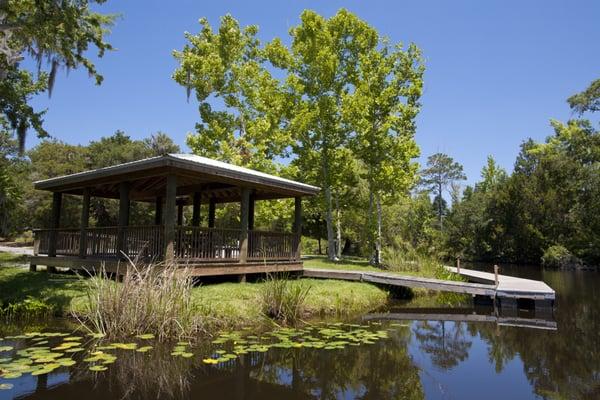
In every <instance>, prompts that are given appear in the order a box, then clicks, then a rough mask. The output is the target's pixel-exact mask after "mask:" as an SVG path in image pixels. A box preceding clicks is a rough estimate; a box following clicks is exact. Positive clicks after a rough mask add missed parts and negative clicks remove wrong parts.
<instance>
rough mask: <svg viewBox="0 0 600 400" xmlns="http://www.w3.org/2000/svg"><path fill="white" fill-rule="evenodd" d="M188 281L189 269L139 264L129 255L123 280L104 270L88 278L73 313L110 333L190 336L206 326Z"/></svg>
mask: <svg viewBox="0 0 600 400" xmlns="http://www.w3.org/2000/svg"><path fill="white" fill-rule="evenodd" d="M192 287H193V282H192V279H191V278H190V277H189V276H188V273H187V270H185V269H183V268H181V267H179V266H177V265H168V266H164V265H148V266H144V267H138V266H136V265H135V263H133V262H131V261H130V262H129V268H127V273H126V274H125V276H124V278H123V282H122V283H121V284H119V283H116V282H114V281H112V280H110V279H109V277H108V275H107V274H106V273H105V272H103V273H101V274H100V276H96V277H94V278H92V279H90V280H89V281H88V287H87V297H88V301H87V302H86V304H85V305H84V306H83V307H82V310H81V311H80V312H78V313H76V315H75V316H76V317H77V318H78V319H79V321H80V322H81V323H82V324H83V325H84V326H85V327H86V328H88V329H89V330H92V331H94V332H98V333H102V334H104V335H106V336H109V337H124V336H131V335H139V334H146V333H152V334H154V335H155V336H157V337H158V338H159V339H172V338H181V337H191V336H193V335H195V334H197V333H199V332H201V331H202V332H203V331H204V330H203V324H202V322H203V321H202V320H203V319H202V317H201V316H199V315H198V314H196V310H195V307H194V304H193V299H192V294H191V291H192Z"/></svg>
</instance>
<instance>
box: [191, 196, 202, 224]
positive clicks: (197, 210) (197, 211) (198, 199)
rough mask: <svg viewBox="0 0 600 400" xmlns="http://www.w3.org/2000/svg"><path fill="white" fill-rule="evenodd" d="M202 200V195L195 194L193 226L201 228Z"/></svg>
mask: <svg viewBox="0 0 600 400" xmlns="http://www.w3.org/2000/svg"><path fill="white" fill-rule="evenodd" d="M201 199H202V193H200V192H194V198H193V200H192V203H193V206H192V226H200V205H201V201H202V200H201Z"/></svg>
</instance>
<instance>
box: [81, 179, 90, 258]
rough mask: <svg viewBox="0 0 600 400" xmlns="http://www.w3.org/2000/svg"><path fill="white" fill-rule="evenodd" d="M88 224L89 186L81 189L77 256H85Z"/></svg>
mask: <svg viewBox="0 0 600 400" xmlns="http://www.w3.org/2000/svg"><path fill="white" fill-rule="evenodd" d="M89 224H90V188H85V189H83V198H82V201H81V222H80V223H79V257H80V258H85V257H86V255H87V234H86V229H87V228H88V226H89Z"/></svg>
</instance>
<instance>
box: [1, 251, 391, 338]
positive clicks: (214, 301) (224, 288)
mask: <svg viewBox="0 0 600 400" xmlns="http://www.w3.org/2000/svg"><path fill="white" fill-rule="evenodd" d="M0 259H1V260H2V264H0V309H2V310H4V315H3V317H4V318H7V317H8V318H10V317H14V318H22V317H32V318H34V317H43V316H72V315H73V314H81V313H83V311H84V310H85V308H86V302H88V295H87V293H88V290H89V285H88V282H89V281H88V280H87V279H82V278H80V277H78V276H76V275H70V274H49V273H46V272H45V271H39V272H35V273H33V272H29V271H28V270H26V269H24V268H18V267H15V266H14V264H16V263H18V262H19V261H21V260H22V258H21V257H20V256H13V257H11V256H10V255H7V254H6V253H3V254H2V253H0ZM301 281H302V283H303V284H305V285H309V286H310V291H309V292H308V295H307V296H306V299H305V302H304V305H303V314H302V320H306V321H312V320H315V319H319V318H326V317H348V318H350V317H352V316H358V315H360V314H363V313H367V312H369V311H372V310H375V309H378V308H381V307H382V306H384V305H385V304H386V303H387V301H388V298H389V293H388V292H387V291H386V290H384V289H382V288H379V287H376V286H374V285H371V284H368V283H361V282H346V281H335V280H318V279H302V280H301ZM266 284H267V283H266V282H256V283H216V284H210V285H200V286H196V287H194V288H193V289H192V291H191V297H192V301H193V307H194V312H195V313H197V315H198V316H200V317H202V318H203V319H204V320H205V321H206V327H207V329H206V331H207V332H208V333H209V334H217V333H219V332H220V331H223V330H229V329H241V328H257V329H258V328H259V327H261V326H272V325H273V324H276V323H277V322H275V321H273V320H271V319H269V318H268V317H267V316H266V315H265V314H264V312H263V307H262V304H261V293H262V292H263V291H264V289H265V285H266Z"/></svg>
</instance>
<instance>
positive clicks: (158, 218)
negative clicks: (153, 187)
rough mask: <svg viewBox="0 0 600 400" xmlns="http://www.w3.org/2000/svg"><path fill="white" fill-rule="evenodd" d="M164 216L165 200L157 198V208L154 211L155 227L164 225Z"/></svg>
mask: <svg viewBox="0 0 600 400" xmlns="http://www.w3.org/2000/svg"><path fill="white" fill-rule="evenodd" d="M162 214H163V198H162V197H160V196H159V197H157V198H156V208H155V211H154V225H161V224H162Z"/></svg>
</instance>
